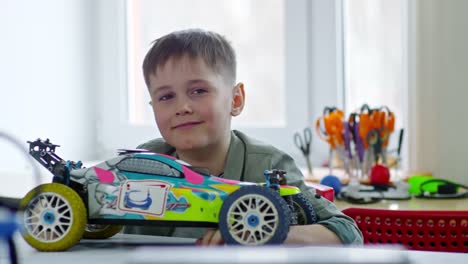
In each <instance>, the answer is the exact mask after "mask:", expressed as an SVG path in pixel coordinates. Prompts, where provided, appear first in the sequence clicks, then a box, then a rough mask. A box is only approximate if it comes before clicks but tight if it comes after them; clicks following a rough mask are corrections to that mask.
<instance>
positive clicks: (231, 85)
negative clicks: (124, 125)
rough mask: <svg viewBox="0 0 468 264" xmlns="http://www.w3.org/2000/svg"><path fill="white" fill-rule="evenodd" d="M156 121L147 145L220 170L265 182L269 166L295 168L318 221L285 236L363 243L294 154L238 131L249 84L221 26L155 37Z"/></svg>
mask: <svg viewBox="0 0 468 264" xmlns="http://www.w3.org/2000/svg"><path fill="white" fill-rule="evenodd" d="M143 74H144V77H145V82H146V85H147V86H148V90H149V93H150V96H151V104H152V107H153V111H154V116H155V119H156V124H157V125H158V128H159V130H160V131H161V135H162V137H163V139H156V140H152V141H149V142H147V143H145V144H142V145H140V146H139V148H144V149H148V150H151V151H154V152H159V153H166V154H168V155H173V156H175V157H178V158H179V159H181V160H184V161H186V162H188V163H189V164H191V165H193V166H196V167H204V168H207V169H209V171H210V173H211V174H212V175H219V176H221V177H225V178H229V179H235V180H241V181H250V182H263V181H264V176H263V172H264V170H265V169H275V168H278V169H283V170H286V171H287V175H286V178H287V182H288V184H290V185H296V186H298V187H300V188H301V190H302V192H304V193H305V195H306V196H307V197H308V198H309V199H310V201H311V202H312V204H313V205H314V209H315V211H316V213H317V218H318V223H317V224H313V225H295V226H291V228H290V231H289V234H288V236H287V239H286V241H285V243H294V244H313V243H320V244H339V243H344V244H362V234H361V233H360V231H359V229H358V228H357V226H356V224H355V223H354V221H353V220H352V219H350V218H348V217H347V216H345V215H344V214H342V213H341V212H340V211H339V210H338V209H337V208H336V207H335V206H334V205H333V204H332V203H330V202H329V201H327V200H326V199H324V198H321V197H320V196H319V195H314V193H313V190H310V189H308V188H307V187H306V186H305V184H304V181H303V176H302V174H301V172H300V171H299V169H298V168H297V167H296V165H295V164H294V161H293V160H292V158H291V157H290V156H288V155H287V154H285V153H283V152H282V151H280V150H278V149H276V148H274V147H272V146H269V145H266V144H263V143H261V142H258V141H256V140H254V139H252V138H249V137H248V136H246V135H245V134H243V133H241V132H239V131H235V130H234V131H231V118H232V117H235V116H238V115H239V114H241V112H242V109H243V107H244V102H245V93H244V85H243V84H242V83H236V58H235V53H234V50H233V48H232V47H231V45H230V44H229V43H228V42H227V40H226V39H224V38H223V37H222V36H220V35H219V34H217V33H214V32H209V31H203V30H193V29H192V30H184V31H177V32H173V33H171V34H168V35H166V36H164V37H162V38H160V39H158V40H156V41H155V42H154V44H153V47H152V48H151V49H150V50H149V52H148V53H147V55H146V57H145V59H144V62H143ZM126 232H127V233H138V234H153V235H172V236H182V237H193V238H199V240H198V242H199V243H200V244H203V245H218V244H222V243H223V241H222V239H221V235H220V233H219V231H218V230H213V229H206V228H168V227H165V228H162V227H148V226H142V227H127V228H126Z"/></svg>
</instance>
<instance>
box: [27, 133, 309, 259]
mask: <svg viewBox="0 0 468 264" xmlns="http://www.w3.org/2000/svg"><path fill="white" fill-rule="evenodd" d="M28 143H29V152H30V154H31V155H32V156H33V157H34V158H35V159H36V160H37V161H38V162H39V163H41V164H42V165H43V166H44V167H46V168H47V169H48V170H49V171H50V172H51V173H52V174H53V175H54V176H53V180H52V183H47V184H43V185H40V186H37V187H36V188H34V189H33V190H31V191H30V192H28V194H27V195H26V196H25V197H24V198H23V199H22V201H21V206H22V209H23V213H24V218H23V232H22V234H23V237H24V239H25V240H26V241H27V242H28V243H29V244H30V245H31V246H32V247H34V248H36V249H37V250H40V251H62V250H67V249H69V248H70V247H72V246H74V245H75V244H76V243H78V242H79V241H80V239H81V238H95V239H104V238H108V237H111V236H113V235H115V234H116V233H118V232H120V231H121V229H122V225H166V226H167V225H172V226H200V227H217V228H219V230H220V232H221V235H222V237H223V239H224V241H225V242H226V243H227V244H241V245H263V244H279V243H282V242H283V241H284V240H285V239H286V236H287V233H288V231H289V227H290V225H294V224H312V223H315V222H316V215H315V212H314V209H313V207H312V205H311V204H310V202H309V200H308V199H306V197H305V196H304V194H303V193H301V191H300V189H299V188H297V187H294V186H288V185H284V184H282V183H283V182H282V181H284V177H283V176H284V174H285V173H286V172H285V171H281V170H267V171H265V172H264V174H265V178H266V181H265V183H258V184H257V183H249V182H240V181H235V180H229V179H224V178H221V177H216V176H212V175H209V173H208V172H206V171H205V170H201V169H197V168H194V167H191V166H190V165H189V164H187V163H185V162H183V161H181V160H177V159H176V158H174V157H172V156H168V155H164V154H157V153H151V152H148V151H145V150H124V151H121V152H120V153H119V155H118V156H116V157H114V158H111V159H109V160H106V161H104V162H102V163H99V164H97V165H95V166H92V167H89V168H85V167H83V166H82V164H81V162H74V161H65V160H63V159H62V158H60V157H59V156H58V155H57V154H56V153H55V148H56V147H58V145H55V144H52V143H51V142H50V141H49V140H41V139H38V140H36V141H34V142H28Z"/></svg>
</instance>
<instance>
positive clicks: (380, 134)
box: [366, 127, 390, 164]
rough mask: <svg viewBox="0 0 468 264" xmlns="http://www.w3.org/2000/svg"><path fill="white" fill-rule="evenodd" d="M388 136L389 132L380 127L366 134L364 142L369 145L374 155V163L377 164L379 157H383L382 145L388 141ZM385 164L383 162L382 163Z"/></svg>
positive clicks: (385, 128)
mask: <svg viewBox="0 0 468 264" xmlns="http://www.w3.org/2000/svg"><path fill="white" fill-rule="evenodd" d="M389 135H390V130H389V129H388V128H387V127H381V128H379V129H372V130H371V131H369V133H368V134H367V137H366V140H367V143H368V144H369V147H372V152H373V154H374V159H375V163H376V164H377V163H378V161H379V156H382V159H384V156H383V153H382V151H383V149H382V148H383V147H384V143H385V142H387V141H388V138H389ZM384 164H385V161H384Z"/></svg>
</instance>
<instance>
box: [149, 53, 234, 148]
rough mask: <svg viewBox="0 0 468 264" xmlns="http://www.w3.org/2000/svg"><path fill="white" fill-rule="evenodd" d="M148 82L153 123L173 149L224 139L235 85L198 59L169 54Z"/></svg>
mask: <svg viewBox="0 0 468 264" xmlns="http://www.w3.org/2000/svg"><path fill="white" fill-rule="evenodd" d="M149 84H150V87H149V92H150V95H151V101H152V105H153V112H154V116H155V119H156V123H157V125H158V127H159V130H160V132H161V134H162V136H163V138H164V139H165V140H166V141H167V142H168V143H169V144H170V145H172V146H174V147H175V148H176V149H177V150H189V149H190V150H191V149H197V148H205V147H209V146H213V145H216V144H220V143H222V142H223V140H226V139H228V137H229V136H230V130H231V115H237V114H236V113H235V112H233V108H234V104H233V98H234V97H236V96H235V95H236V94H238V93H237V92H236V89H238V86H235V87H234V86H233V85H229V84H227V82H226V81H225V79H224V78H223V76H221V75H220V74H218V73H216V72H215V71H213V70H212V69H211V68H210V67H208V66H207V65H206V64H205V62H204V61H203V60H202V59H200V58H196V59H195V58H190V57H189V56H182V57H180V58H171V59H169V60H168V61H167V62H166V63H165V64H164V65H161V66H160V67H158V70H157V72H156V74H152V75H150V78H149ZM241 89H242V93H243V87H241ZM241 110H242V109H241ZM239 113H240V112H239ZM239 113H238V114H239Z"/></svg>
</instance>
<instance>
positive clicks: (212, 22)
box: [127, 0, 286, 127]
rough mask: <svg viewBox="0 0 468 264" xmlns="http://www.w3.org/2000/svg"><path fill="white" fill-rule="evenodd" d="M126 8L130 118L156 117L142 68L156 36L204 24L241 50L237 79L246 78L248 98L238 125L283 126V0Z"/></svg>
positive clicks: (151, 3) (180, 0)
mask: <svg viewBox="0 0 468 264" xmlns="http://www.w3.org/2000/svg"><path fill="white" fill-rule="evenodd" d="M127 8H128V35H127V37H128V53H129V66H130V68H129V79H128V88H129V89H128V106H129V107H128V110H129V113H128V114H129V121H130V123H132V124H137V125H148V124H153V123H154V120H153V113H152V111H151V108H150V107H149V106H148V104H146V102H148V101H149V95H148V93H147V91H146V85H145V83H144V80H143V76H142V73H141V64H142V61H143V58H144V56H145V54H146V52H147V51H148V49H149V48H150V46H151V43H152V41H154V40H155V39H156V38H158V37H161V36H163V35H165V34H167V33H170V32H172V31H175V30H181V29H186V28H203V29H207V30H212V31H215V32H218V33H220V34H221V35H224V36H226V38H227V39H228V40H229V41H230V42H231V43H232V45H233V47H234V49H235V50H236V53H237V61H238V65H237V66H238V67H237V75H238V81H242V82H244V84H245V89H246V94H247V96H246V97H247V102H248V103H247V105H246V107H245V109H244V112H243V113H242V115H240V116H239V117H238V118H235V119H233V122H234V126H236V125H241V126H253V127H282V126H285V123H286V112H285V96H284V90H285V88H284V87H285V69H284V67H285V66H284V65H285V31H284V24H285V18H284V0H236V1H219V0H202V1H190V0H172V1H164V0H140V1H127ZM272 29H274V30H272ZM253 102H255V103H253Z"/></svg>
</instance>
